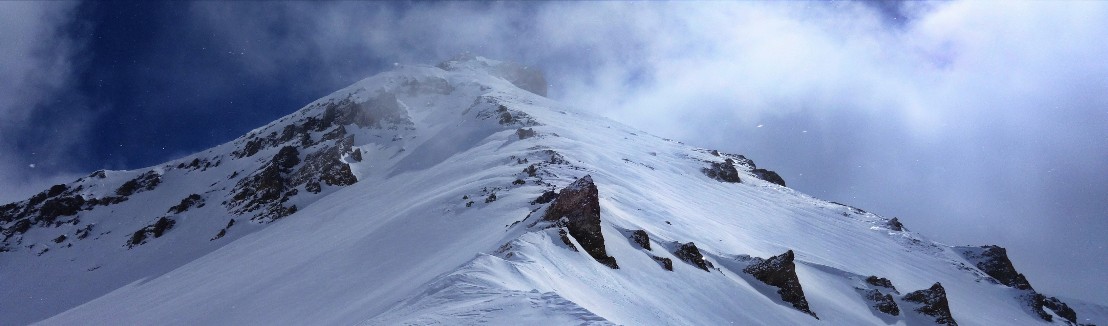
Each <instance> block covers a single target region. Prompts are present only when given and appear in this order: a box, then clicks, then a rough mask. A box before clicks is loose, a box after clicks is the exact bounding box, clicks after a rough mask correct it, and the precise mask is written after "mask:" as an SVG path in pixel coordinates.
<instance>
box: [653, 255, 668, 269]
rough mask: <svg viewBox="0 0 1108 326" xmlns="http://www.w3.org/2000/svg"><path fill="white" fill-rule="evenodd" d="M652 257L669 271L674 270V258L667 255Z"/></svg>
mask: <svg viewBox="0 0 1108 326" xmlns="http://www.w3.org/2000/svg"><path fill="white" fill-rule="evenodd" d="M650 258H652V259H654V261H656V262H658V263H659V264H661V265H662V268H663V269H665V270H667V271H673V260H672V259H669V258H665V257H658V256H655V255H650Z"/></svg>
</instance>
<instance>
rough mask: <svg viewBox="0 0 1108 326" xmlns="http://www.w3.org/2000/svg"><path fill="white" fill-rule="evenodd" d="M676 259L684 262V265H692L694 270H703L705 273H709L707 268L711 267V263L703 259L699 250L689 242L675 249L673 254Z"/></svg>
mask: <svg viewBox="0 0 1108 326" xmlns="http://www.w3.org/2000/svg"><path fill="white" fill-rule="evenodd" d="M673 254H674V255H676V256H677V258H680V259H681V260H684V261H685V262H686V263H689V264H693V265H694V266H696V268H699V269H703V270H704V271H705V272H710V271H711V270H709V268H711V267H712V262H709V261H708V260H706V259H704V255H702V254H700V249H698V248H697V247H696V244H695V243H692V242H689V243H686V244H682V245H681V246H679V247H677V251H675V252H673Z"/></svg>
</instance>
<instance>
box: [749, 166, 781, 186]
mask: <svg viewBox="0 0 1108 326" xmlns="http://www.w3.org/2000/svg"><path fill="white" fill-rule="evenodd" d="M751 172H754V176H756V177H758V179H762V180H765V181H767V182H770V183H773V184H776V185H778V186H782V187H785V179H782V178H781V176H780V175H778V174H777V172H773V171H770V170H766V169H754V170H751Z"/></svg>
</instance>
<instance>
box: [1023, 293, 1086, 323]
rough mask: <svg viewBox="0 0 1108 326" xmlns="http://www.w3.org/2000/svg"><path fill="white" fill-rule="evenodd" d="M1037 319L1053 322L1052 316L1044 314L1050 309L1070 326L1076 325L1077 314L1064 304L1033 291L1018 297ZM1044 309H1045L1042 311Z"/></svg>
mask: <svg viewBox="0 0 1108 326" xmlns="http://www.w3.org/2000/svg"><path fill="white" fill-rule="evenodd" d="M1020 299H1021V300H1023V301H1024V302H1025V303H1026V304H1027V305H1028V306H1029V307H1030V308H1031V310H1032V311H1033V312H1035V314H1036V315H1038V316H1039V318H1042V320H1045V321H1053V320H1054V316H1052V315H1051V314H1050V313H1048V312H1046V310H1045V309H1050V310H1051V311H1053V312H1054V313H1055V314H1057V315H1058V316H1060V317H1062V318H1063V319H1065V320H1067V321H1069V322H1070V323H1072V324H1075V323H1077V312H1076V311H1074V310H1073V308H1070V306H1069V305H1067V304H1066V303H1065V302H1062V300H1059V299H1058V298H1055V297H1047V296H1045V295H1042V294H1039V293H1037V292H1034V291H1029V293H1027V294H1024V295H1023V296H1021V297H1020ZM1044 308H1045V309H1044Z"/></svg>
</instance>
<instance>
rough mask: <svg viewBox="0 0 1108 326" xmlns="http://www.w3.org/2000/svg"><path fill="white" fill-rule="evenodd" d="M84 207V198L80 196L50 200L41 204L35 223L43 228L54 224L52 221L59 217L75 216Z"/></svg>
mask: <svg viewBox="0 0 1108 326" xmlns="http://www.w3.org/2000/svg"><path fill="white" fill-rule="evenodd" d="M84 205H85V198H83V197H81V196H80V195H73V196H62V197H57V198H51V199H49V200H47V201H46V202H45V203H43V204H42V208H41V209H39V216H38V218H36V219H35V221H36V222H39V223H42V225H44V226H45V225H48V224H51V223H54V220H56V219H57V218H58V217H59V216H72V215H77V212H79V211H80V210H81V207H82V206H84Z"/></svg>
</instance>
